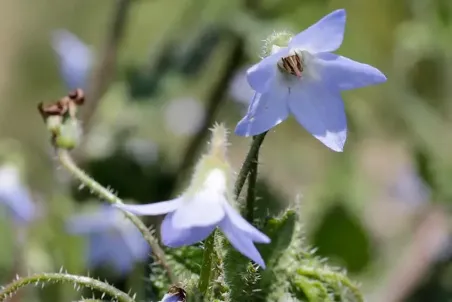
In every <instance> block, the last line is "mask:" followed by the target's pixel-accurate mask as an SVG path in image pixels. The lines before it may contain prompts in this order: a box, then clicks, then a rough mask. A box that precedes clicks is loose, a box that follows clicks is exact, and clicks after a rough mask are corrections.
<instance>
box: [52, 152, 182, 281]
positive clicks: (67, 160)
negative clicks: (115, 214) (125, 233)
mask: <svg viewBox="0 0 452 302" xmlns="http://www.w3.org/2000/svg"><path fill="white" fill-rule="evenodd" d="M57 154H58V159H59V161H60V163H61V165H62V166H63V167H65V168H66V169H67V170H68V171H69V172H70V173H71V174H72V175H73V176H74V177H75V178H77V179H78V180H79V181H80V182H81V183H82V184H84V185H85V186H87V187H88V188H90V189H91V191H92V192H93V193H95V194H97V195H98V196H100V197H101V198H102V199H105V200H106V201H108V202H109V203H111V204H115V203H119V204H122V203H123V202H122V200H121V199H120V198H119V197H118V196H116V195H115V194H113V193H112V192H111V191H110V190H108V189H106V188H104V187H103V186H102V185H101V184H100V183H98V182H97V181H95V180H94V179H92V178H91V177H90V176H89V175H88V174H86V173H85V172H84V171H83V170H81V169H80V168H79V167H78V166H77V165H76V164H75V163H74V161H73V160H72V158H71V156H70V155H69V152H68V151H67V150H64V149H58V150H57ZM123 213H124V215H125V217H126V218H127V219H129V220H130V221H131V222H132V223H133V224H134V225H135V226H136V227H137V228H138V230H139V231H140V232H141V234H142V235H143V237H144V239H145V240H146V241H147V242H148V244H149V245H150V246H151V250H152V253H153V254H154V256H155V258H156V260H157V262H159V263H160V264H161V265H162V266H163V267H164V268H165V270H166V272H167V274H168V277H169V279H170V281H171V282H172V283H177V279H176V277H175V276H174V274H173V273H172V270H171V268H170V266H169V265H168V263H167V261H166V256H165V253H164V252H163V250H162V248H161V247H160V245H159V243H158V241H157V239H156V238H155V237H154V235H153V234H152V233H151V231H150V230H149V229H148V228H147V227H146V225H145V224H144V223H143V222H142V221H141V220H140V219H139V218H138V217H137V216H135V215H133V214H131V213H129V212H126V211H123Z"/></svg>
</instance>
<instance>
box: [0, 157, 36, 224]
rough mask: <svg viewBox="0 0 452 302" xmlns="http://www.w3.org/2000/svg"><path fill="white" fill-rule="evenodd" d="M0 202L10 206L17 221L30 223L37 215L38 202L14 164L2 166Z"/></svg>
mask: <svg viewBox="0 0 452 302" xmlns="http://www.w3.org/2000/svg"><path fill="white" fill-rule="evenodd" d="M0 203H1V204H3V205H5V206H6V207H7V208H8V210H9V212H10V213H11V215H12V216H13V219H14V221H15V222H16V223H28V222H30V221H32V220H33V218H35V217H36V213H37V207H36V204H35V203H34V202H33V200H32V198H31V195H30V192H29V191H28V189H27V187H26V186H25V185H24V184H23V182H22V181H21V177H20V171H19V169H18V168H17V167H16V166H14V165H13V164H4V165H3V166H2V167H0Z"/></svg>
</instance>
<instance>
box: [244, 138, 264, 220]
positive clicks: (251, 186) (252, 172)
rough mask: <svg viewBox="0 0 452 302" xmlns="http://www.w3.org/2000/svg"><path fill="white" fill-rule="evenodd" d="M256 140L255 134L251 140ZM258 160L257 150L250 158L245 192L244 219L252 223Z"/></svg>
mask: <svg viewBox="0 0 452 302" xmlns="http://www.w3.org/2000/svg"><path fill="white" fill-rule="evenodd" d="M255 140H256V136H254V137H253V142H254V141H255ZM261 143H262V142H261ZM258 162H259V150H258V151H257V152H256V154H255V155H254V158H253V159H252V160H251V163H250V166H249V172H248V188H247V194H246V214H245V217H246V220H248V221H249V222H250V223H253V219H254V204H255V200H256V182H257V169H258Z"/></svg>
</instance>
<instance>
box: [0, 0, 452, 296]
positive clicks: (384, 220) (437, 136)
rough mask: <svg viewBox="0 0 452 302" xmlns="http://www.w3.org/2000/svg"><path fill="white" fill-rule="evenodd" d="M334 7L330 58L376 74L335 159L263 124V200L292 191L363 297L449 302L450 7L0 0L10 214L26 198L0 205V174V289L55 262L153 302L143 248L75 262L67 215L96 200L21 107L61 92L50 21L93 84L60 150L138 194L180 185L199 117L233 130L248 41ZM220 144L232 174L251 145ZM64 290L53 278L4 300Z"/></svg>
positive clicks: (129, 196) (82, 242) (164, 195)
mask: <svg viewBox="0 0 452 302" xmlns="http://www.w3.org/2000/svg"><path fill="white" fill-rule="evenodd" d="M337 8H345V9H346V10H347V27H346V35H345V40H344V43H343V45H342V47H341V48H340V50H339V51H338V52H339V53H340V54H341V55H345V56H347V57H351V58H353V59H355V60H357V61H361V62H365V63H368V64H371V65H373V66H375V67H377V68H379V69H380V70H382V71H383V72H384V73H385V74H386V75H387V77H388V82H387V83H385V84H383V85H379V86H375V87H369V88H364V89H360V90H355V91H347V92H345V93H344V94H343V98H344V101H345V104H346V110H347V115H348V121H349V136H348V141H347V144H346V147H345V152H344V153H334V152H332V151H330V150H328V149H327V148H325V147H324V146H323V145H321V144H320V143H319V142H318V141H317V140H316V139H314V138H313V137H312V136H311V135H310V134H308V133H307V132H306V131H305V130H304V129H303V128H301V127H300V126H299V125H298V124H297V123H296V122H295V120H294V119H289V120H288V121H286V122H284V123H283V124H281V125H279V126H277V127H276V128H275V129H273V130H272V131H271V132H270V133H269V135H267V138H266V140H265V143H264V146H263V148H262V152H261V156H260V159H261V163H260V178H259V182H260V185H259V191H258V195H259V196H260V197H261V199H260V203H261V206H260V209H261V210H262V212H266V211H267V205H268V204H271V205H272V208H271V211H278V209H280V208H282V207H283V205H290V204H291V203H293V202H294V201H295V200H297V199H299V200H301V204H302V209H301V211H302V213H301V214H302V216H303V217H304V224H305V225H304V227H305V230H306V235H307V240H308V243H310V244H312V245H314V246H316V247H317V248H318V253H319V254H320V255H322V256H325V257H328V258H329V259H330V261H331V263H332V264H334V265H340V266H343V267H344V268H346V269H347V270H348V271H349V274H350V275H351V276H352V278H354V279H355V280H358V281H359V282H361V283H362V289H363V291H364V293H365V295H366V297H367V298H368V300H369V301H374V302H396V301H413V302H414V301H431V302H437V301H438V302H443V301H452V266H451V262H452V253H451V252H452V245H450V239H449V238H450V227H449V225H450V224H449V221H450V216H451V215H450V214H451V213H450V207H449V205H450V202H451V200H452V154H451V152H450V150H452V149H451V146H452V131H451V129H452V123H451V117H452V85H451V83H452V1H450V0H366V1H358V0H260V1H259V0H215V1H208V0H130V1H127V0H122V1H114V0H65V1H61V0H33V1H27V0H2V5H1V9H0V45H1V47H0V100H1V101H0V137H1V140H0V158H1V161H2V165H3V166H2V167H3V168H4V167H9V168H10V167H11V166H14V167H15V168H17V170H18V171H19V172H20V175H19V176H20V178H21V184H22V186H23V188H22V189H23V190H29V192H30V196H31V199H32V200H33V202H34V204H35V206H36V208H35V210H33V212H34V213H35V214H36V215H35V216H36V218H35V219H33V220H32V221H22V220H21V219H17V217H15V216H14V215H17V213H16V212H17V211H19V212H20V211H21V208H22V207H25V206H18V204H17V202H19V201H20V200H24V199H26V197H23V196H22V197H23V198H18V199H17V200H19V201H17V202H16V204H13V205H11V203H8V198H7V197H8V196H9V197H11V194H12V193H11V192H9V193H8V192H7V191H8V188H10V187H11V186H8V185H4V184H8V181H11V180H10V178H11V177H12V176H11V173H9V174H8V173H6V174H5V175H6V176H5V177H4V178H2V177H0V180H1V181H2V184H0V191H1V190H4V191H5V192H7V193H1V194H0V195H1V196H3V195H5V194H6V195H8V194H10V195H8V196H7V197H2V198H0V199H1V200H2V206H1V207H0V209H1V210H0V213H2V215H1V220H0V225H1V227H0V283H1V284H4V283H7V282H9V281H10V280H11V279H12V278H13V277H14V276H15V275H16V274H21V275H22V274H26V273H32V272H42V271H46V272H52V271H58V270H59V269H60V267H61V266H63V267H64V269H66V270H68V271H69V272H71V273H75V274H84V273H87V272H88V271H89V272H90V275H92V276H97V277H101V278H103V279H107V280H108V281H109V282H111V283H114V284H115V285H117V286H118V287H120V288H121V289H125V290H126V291H127V290H128V289H131V290H132V291H133V292H136V293H137V297H138V300H139V301H141V300H146V299H148V300H149V299H151V298H152V299H154V298H155V297H152V286H151V284H149V281H148V278H147V276H148V275H149V274H152V270H151V268H150V265H149V261H148V260H147V259H144V260H143V259H141V260H138V261H137V262H136V264H135V265H134V266H133V267H132V268H130V269H127V270H125V271H124V270H122V269H121V266H119V269H114V266H113V265H111V264H105V265H102V266H97V267H94V266H90V265H89V263H88V262H87V261H86V258H87V253H86V252H87V250H88V251H89V250H90V248H93V247H92V246H90V241H89V240H87V236H79V235H74V234H69V232H68V230H67V227H66V224H67V221H68V219H71V218H72V217H73V216H74V215H78V214H79V213H84V212H86V211H94V212H95V211H97V209H98V207H99V206H100V201H99V200H97V199H96V198H95V197H93V196H91V195H90V192H89V190H87V189H84V188H81V187H79V184H78V183H77V182H75V181H73V180H72V178H71V177H70V176H69V175H68V174H67V173H66V172H65V171H63V170H62V169H60V168H59V165H58V163H57V162H56V160H55V158H54V154H53V150H52V148H51V146H50V144H49V137H48V134H47V133H46V129H45V126H44V125H43V123H42V119H41V117H40V116H39V114H38V112H37V110H36V106H37V104H38V103H39V102H41V101H44V102H49V101H54V100H56V99H58V98H60V97H62V96H64V95H66V94H67V92H68V87H67V86H66V85H65V82H64V80H63V79H62V77H61V73H60V64H59V60H58V57H57V55H56V53H55V50H54V48H53V47H52V43H51V35H52V33H53V32H54V31H55V30H58V29H66V30H68V31H70V32H72V33H73V34H75V35H76V36H78V37H79V39H80V40H81V41H83V42H84V43H86V44H87V45H90V47H91V49H92V50H93V53H94V64H95V65H94V67H93V72H91V78H90V80H89V81H88V83H87V88H90V89H91V88H92V87H93V86H96V87H95V88H92V89H97V90H98V91H96V92H95V97H93V99H89V100H88V105H87V106H86V108H85V110H84V111H82V112H81V119H82V120H83V122H84V123H85V125H86V126H87V132H86V134H85V136H84V142H83V144H82V145H81V146H80V147H78V148H77V149H76V150H75V151H74V152H73V153H74V157H75V158H76V160H77V162H78V163H79V164H80V166H82V167H83V168H84V169H85V170H87V171H88V172H89V173H91V174H92V175H93V176H94V178H95V179H97V180H98V181H99V182H101V183H102V184H104V185H108V186H111V187H112V188H114V189H115V191H117V192H118V194H119V195H120V196H121V197H123V198H125V199H126V200H129V201H131V202H136V203H145V202H151V201H159V200H166V199H169V198H171V197H173V196H175V195H176V194H178V193H179V192H180V189H181V188H183V186H184V185H185V184H186V182H187V180H188V178H189V177H190V173H191V170H190V169H191V167H192V165H193V163H194V162H196V158H197V156H198V155H199V153H200V152H202V150H203V148H204V146H205V143H206V135H207V134H208V131H207V129H208V128H210V126H211V125H212V123H213V122H214V121H220V122H224V123H225V124H226V125H227V127H228V128H229V129H231V131H232V130H233V129H234V127H235V125H236V123H237V122H238V121H239V120H240V119H241V117H242V116H243V114H244V112H245V110H246V108H247V105H248V102H249V100H250V96H251V95H252V93H251V91H250V88H249V87H248V86H247V83H246V80H245V78H244V72H245V71H246V68H247V67H248V66H250V64H253V63H254V62H256V61H257V60H258V59H259V54H260V52H261V46H262V40H263V39H265V38H266V37H267V36H268V35H269V34H271V33H272V32H273V31H279V30H291V31H293V32H299V31H301V30H302V29H304V28H306V27H307V26H309V25H311V24H312V23H314V22H316V21H317V20H318V19H320V18H321V17H322V16H324V15H326V14H328V13H330V12H331V11H333V10H334V9H337ZM118 18H119V20H118ZM105 60H106V61H105ZM105 62H107V64H105ZM102 66H103V67H102ZM99 68H103V69H101V70H100V72H99ZM230 140H231V146H230V153H229V156H230V160H231V162H232V164H233V166H234V168H235V170H236V171H238V170H239V168H240V165H241V162H242V160H243V159H244V156H245V155H246V152H247V148H248V146H249V145H250V139H247V138H242V137H236V136H234V135H231V137H230ZM6 172H8V171H6ZM12 174H14V173H12ZM12 182H13V183H14V181H12ZM2 192H3V191H2ZM13 193H14V192H13ZM2 194H3V195H2ZM17 194H21V193H17ZM6 195H5V196H6ZM1 196H0V197H1ZM13 196H16V195H14V194H13ZM17 207H19V209H18V208H17ZM106 215H107V214H106ZM99 217H102V215H101V216H99ZM105 217H106V218H105V219H106V220H108V219H110V218H108V216H105ZM100 219H101V218H100ZM25 220H26V219H25ZM147 221H148V222H150V223H152V220H147ZM112 236H113V235H112ZM96 242H97V243H99V242H100V241H96V240H94V241H91V244H94V243H96ZM111 249H113V250H114V249H115V247H114V246H111ZM119 257H121V256H119ZM88 295H89V294H88ZM78 297H80V292H77V291H75V290H74V289H73V288H72V286H65V285H60V284H58V285H54V286H48V287H46V288H44V289H42V290H41V289H40V288H39V289H38V288H34V287H31V288H28V289H27V290H24V291H22V292H21V294H20V295H18V296H16V297H15V298H14V301H17V302H19V301H46V302H52V301H72V300H76V299H77V298H78Z"/></svg>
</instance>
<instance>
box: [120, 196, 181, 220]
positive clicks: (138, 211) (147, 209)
mask: <svg viewBox="0 0 452 302" xmlns="http://www.w3.org/2000/svg"><path fill="white" fill-rule="evenodd" d="M181 203H182V197H179V198H175V199H172V200H168V201H161V202H155V203H149V204H140V205H132V204H114V205H113V206H114V207H117V208H119V209H121V210H124V211H127V212H130V213H133V214H135V215H141V216H143V215H162V214H166V213H169V212H173V211H174V210H176V209H177V208H178V207H179V205H180V204H181Z"/></svg>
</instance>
